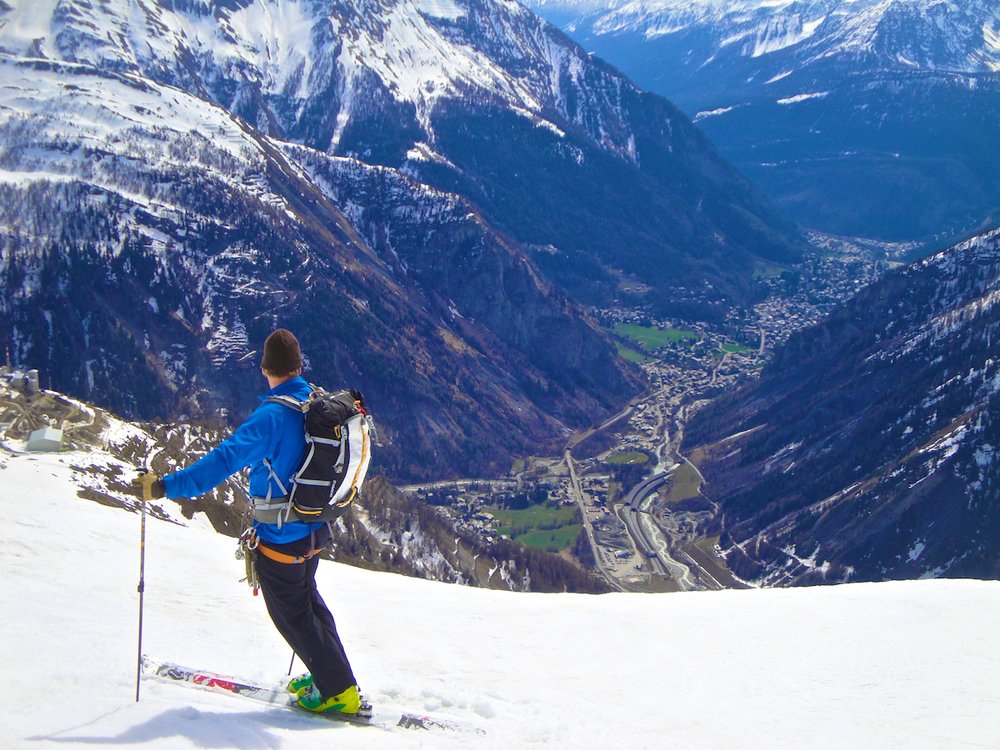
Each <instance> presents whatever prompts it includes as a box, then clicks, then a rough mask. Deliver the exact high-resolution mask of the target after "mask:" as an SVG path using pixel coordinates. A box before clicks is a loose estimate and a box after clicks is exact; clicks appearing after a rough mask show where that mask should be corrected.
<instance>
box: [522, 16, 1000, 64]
mask: <svg viewBox="0 0 1000 750" xmlns="http://www.w3.org/2000/svg"><path fill="white" fill-rule="evenodd" d="M529 5H531V6H532V7H536V8H538V9H540V10H542V11H544V12H550V11H552V10H554V9H558V10H560V11H562V12H563V13H573V14H576V15H578V16H579V17H580V18H581V19H585V20H576V21H574V22H572V23H571V24H569V26H570V27H571V28H575V29H578V30H579V29H581V28H582V27H584V26H586V27H587V28H589V29H590V31H591V32H592V33H593V34H595V35H608V34H620V33H641V34H643V35H644V36H645V37H646V38H647V39H653V38H656V37H661V36H667V35H670V34H676V33H679V32H682V31H691V30H695V29H698V28H704V29H709V30H710V33H712V34H713V35H715V36H716V41H717V44H718V46H719V47H720V48H722V47H728V48H731V49H733V50H735V51H736V52H737V53H738V54H740V55H744V56H748V57H760V56H762V55H766V54H769V53H771V52H777V51H779V50H783V49H787V48H790V47H797V46H800V45H801V49H802V51H803V58H804V60H806V61H815V60H821V59H825V58H828V57H834V56H837V55H843V54H848V55H859V54H860V55H869V56H872V57H873V58H874V59H877V60H879V61H880V62H882V63H893V64H901V65H904V66H907V67H923V68H929V69H934V70H960V71H965V72H989V71H996V70H1000V7H998V6H997V5H996V3H993V2H990V1H989V0H970V2H967V3H961V4H959V3H955V2H951V1H950V0H816V1H814V2H802V1H801V0H631V1H630V2H620V1H614V0H612V1H611V2H606V3H603V4H600V6H599V7H598V4H596V3H591V2H588V0H580V1H579V2H578V1H577V0H534V1H533V2H530V1H529Z"/></svg>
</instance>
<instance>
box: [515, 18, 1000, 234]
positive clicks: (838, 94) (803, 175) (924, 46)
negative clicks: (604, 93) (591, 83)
mask: <svg viewBox="0 0 1000 750" xmlns="http://www.w3.org/2000/svg"><path fill="white" fill-rule="evenodd" d="M528 4H529V5H531V6H532V7H536V8H538V9H539V11H540V12H542V13H543V14H545V15H546V16H547V17H548V18H550V19H551V20H553V21H555V22H558V23H560V25H562V26H563V27H564V28H566V29H567V30H568V31H569V32H570V33H571V34H572V35H573V36H574V38H576V39H577V40H579V41H581V42H582V43H583V44H584V46H586V47H587V49H589V50H592V51H595V52H596V53H597V54H599V55H601V56H603V57H605V58H606V59H608V60H610V61H611V62H613V63H614V64H616V65H619V66H620V67H621V68H622V69H623V70H624V71H625V72H626V73H627V74H629V75H630V76H632V77H633V78H634V79H635V80H636V81H637V82H638V83H639V84H640V85H643V86H646V87H648V88H649V89H650V90H652V91H656V92H657V93H660V94H663V95H664V96H667V97H668V98H670V99H671V100H673V101H674V102H676V103H677V104H678V105H679V106H680V107H681V108H682V109H683V110H684V111H685V112H687V113H688V114H689V115H691V116H692V117H694V118H695V120H696V121H697V122H698V124H699V126H700V127H701V128H702V129H704V130H705V132H706V133H707V134H708V135H709V136H710V137H711V138H712V140H713V142H714V143H716V144H717V145H718V146H719V148H720V150H721V151H722V152H723V153H724V154H725V155H726V156H727V157H729V158H730V159H732V160H733V162H734V163H735V164H736V165H737V166H739V167H740V168H741V169H742V170H743V171H744V172H745V173H746V174H747V175H748V176H750V177H751V178H752V179H753V180H754V181H755V182H756V183H757V184H758V185H760V186H761V188H762V189H763V190H764V192H765V193H767V195H768V196H769V197H770V198H771V199H772V200H774V201H775V202H776V203H777V204H778V205H779V206H780V207H782V208H784V209H785V211H786V213H787V215H789V216H791V217H794V218H795V219H796V220H798V221H799V222H800V223H803V224H805V225H807V226H809V227H814V228H818V229H824V230H827V231H833V232H838V233H843V234H855V235H869V236H877V237H883V238H887V239H922V238H927V237H928V236H931V235H934V234H937V233H941V232H948V231H956V230H959V229H962V228H971V227H975V226H977V225H979V224H980V222H981V221H982V220H983V219H984V217H987V216H990V215H992V216H993V217H994V218H996V217H997V216H998V212H1000V180H998V179H997V176H996V175H997V173H998V169H997V168H998V166H1000V164H998V161H997V159H998V157H997V149H996V145H997V143H996V128H995V123H996V121H997V119H998V118H1000V10H998V9H997V6H996V3H994V2H990V0H972V1H971V2H964V3H955V2H946V1H945V0H856V1H855V2H849V3H848V2H842V0H819V1H817V2H799V1H790V2H781V3H765V2H759V1H758V0H737V1H736V2H716V1H715V0H658V1H655V2H640V1H639V0H636V1H634V2H605V3H590V2H582V3H580V2H577V1H576V0H532V1H531V2H529V3H528Z"/></svg>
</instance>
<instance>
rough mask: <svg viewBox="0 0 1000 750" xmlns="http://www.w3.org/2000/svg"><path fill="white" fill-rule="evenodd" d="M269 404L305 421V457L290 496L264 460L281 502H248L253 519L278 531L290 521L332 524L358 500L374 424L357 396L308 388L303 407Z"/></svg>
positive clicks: (286, 399)
mask: <svg viewBox="0 0 1000 750" xmlns="http://www.w3.org/2000/svg"><path fill="white" fill-rule="evenodd" d="M268 401H273V402H274V403H276V404H281V405H282V406H287V407H288V408H289V409H295V410H296V411H300V412H302V413H303V414H304V415H305V432H306V435H305V437H306V455H305V457H304V458H303V460H302V465H301V466H300V467H299V470H298V471H297V472H295V474H294V475H293V476H292V486H291V489H290V490H289V489H288V488H286V487H285V485H284V483H283V482H282V481H281V479H280V478H279V477H278V476H277V475H276V474H275V473H274V470H273V469H272V468H271V465H270V463H269V462H268V461H266V460H265V462H264V465H265V466H266V467H267V469H268V471H270V472H271V479H272V480H274V482H275V484H277V486H278V487H279V488H280V489H281V492H282V496H281V497H278V498H272V497H270V488H269V492H268V497H266V498H261V497H255V498H253V502H254V518H255V519H256V520H258V521H261V522H263V523H274V524H277V525H278V526H281V525H282V524H285V523H287V522H289V521H334V520H336V519H337V518H339V517H340V516H342V515H343V514H344V513H346V512H347V510H348V508H350V506H351V504H352V503H353V502H354V500H355V499H356V498H357V496H358V493H359V492H360V490H361V486H362V484H364V481H365V476H366V475H367V473H368V466H369V464H370V462H371V457H372V450H371V448H372V443H373V441H374V440H375V423H374V421H373V420H372V418H371V415H370V414H369V413H368V410H367V408H366V407H365V400H364V397H363V396H362V395H361V393H360V391H356V390H350V391H337V392H335V393H327V392H326V391H324V390H323V389H321V388H317V387H315V386H313V392H312V393H311V394H310V395H309V399H308V400H307V401H299V400H298V399H296V398H292V397H291V396H271V397H270V398H269V399H268Z"/></svg>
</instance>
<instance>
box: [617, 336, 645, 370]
mask: <svg viewBox="0 0 1000 750" xmlns="http://www.w3.org/2000/svg"><path fill="white" fill-rule="evenodd" d="M615 346H616V347H617V348H618V356H619V357H621V358H622V359H624V360H625V361H626V362H632V363H633V364H636V365H641V364H642V363H643V362H649V359H650V358H649V357H647V356H646V355H645V354H642V353H641V352H637V351H636V350H635V349H629V348H628V347H627V346H623V345H622V344H621V343H620V342H618V341H616V342H615Z"/></svg>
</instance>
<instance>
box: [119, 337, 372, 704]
mask: <svg viewBox="0 0 1000 750" xmlns="http://www.w3.org/2000/svg"><path fill="white" fill-rule="evenodd" d="M260 366H261V372H262V373H263V375H264V377H265V378H267V383H268V386H269V387H270V390H269V391H268V392H267V393H265V394H264V395H263V396H261V397H260V399H261V401H262V402H263V403H262V404H261V405H260V406H258V407H257V409H256V411H254V413H253V414H251V415H250V417H249V418H248V419H247V420H246V421H245V422H244V423H243V424H241V425H240V426H239V427H238V428H237V429H236V431H235V432H234V433H233V434H232V436H230V437H229V438H227V439H226V440H224V441H223V442H222V443H220V444H219V445H218V446H217V447H216V448H214V449H213V450H212V451H211V452H210V453H208V454H207V455H205V456H204V457H203V458H201V459H200V460H199V461H197V462H195V463H194V464H192V465H191V466H189V467H188V468H186V469H182V470H181V471H177V472H174V473H173V474H167V475H166V476H163V477H160V476H158V475H156V474H142V475H140V477H139V479H138V480H137V483H138V484H140V485H141V486H142V489H143V495H144V497H145V498H146V499H147V500H148V499H154V498H160V497H163V496H164V495H166V497H168V498H171V499H174V498H186V497H195V496H197V495H201V494H202V493H205V492H208V491H209V490H211V489H213V488H214V487H216V486H217V485H219V484H221V483H222V482H224V481H225V480H226V479H228V478H229V477H230V476H232V475H233V474H235V473H236V472H238V471H242V470H243V469H246V468H247V467H249V468H250V494H251V495H252V496H253V497H260V498H265V497H266V498H272V499H275V498H279V497H281V496H282V495H284V491H283V488H287V487H291V477H292V475H293V474H294V473H295V472H296V471H297V470H298V469H299V466H300V464H301V462H302V459H303V456H304V454H305V446H306V442H305V423H304V419H305V417H304V415H303V414H301V413H298V412H296V411H294V410H292V409H289V408H288V407H287V406H283V405H282V404H279V403H275V402H273V401H268V400H267V399H269V398H270V397H272V396H291V397H293V398H295V399H297V400H299V401H305V400H307V399H308V398H309V394H310V391H311V390H312V389H311V388H310V387H309V384H308V383H307V382H306V381H305V380H304V379H303V378H302V376H301V375H302V354H301V351H300V349H299V342H298V340H296V338H295V336H294V335H292V333H291V332H290V331H287V330H285V329H283V328H279V329H278V330H276V331H274V333H272V334H271V335H270V336H268V337H267V340H266V341H265V342H264V356H263V358H262V359H261V364H260ZM276 478H277V479H278V480H280V485H279V484H278V481H276ZM254 531H255V532H256V536H257V540H258V544H257V548H256V555H257V557H256V566H257V578H258V580H259V582H260V589H261V591H262V592H263V594H264V603H265V605H266V606H267V611H268V614H270V616H271V620H272V621H273V622H274V624H275V626H276V627H277V628H278V632H280V633H281V635H282V636H283V637H284V639H285V640H286V641H288V644H289V645H290V646H291V647H292V649H293V650H294V651H295V653H296V654H298V656H299V658H301V659H302V661H303V663H304V664H305V665H306V667H307V668H308V669H309V673H307V674H305V675H302V676H300V677H296V678H295V679H293V680H292V681H291V682H290V683H289V684H288V689H289V692H292V693H294V694H296V695H297V700H298V704H299V705H300V706H302V707H303V708H306V709H308V710H310V711H318V712H340V713H345V714H358V713H359V711H360V710H361V707H362V706H361V698H360V695H359V693H358V687H357V681H356V680H355V679H354V673H353V672H352V671H351V665H350V662H348V660H347V654H346V653H345V652H344V647H343V644H342V643H341V642H340V637H339V636H338V635H337V626H336V624H335V623H334V620H333V615H331V614H330V610H329V608H328V607H327V606H326V604H325V603H324V601H323V599H322V598H321V597H320V595H319V592H318V591H317V589H316V568H317V567H318V565H319V557H318V555H319V553H320V552H322V550H323V548H324V547H326V545H327V544H328V543H329V541H330V530H329V527H328V526H327V525H326V523H323V522H319V523H305V522H301V521H292V522H288V523H284V524H282V525H281V526H278V525H275V524H268V523H261V522H259V521H256V520H255V521H254Z"/></svg>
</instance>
